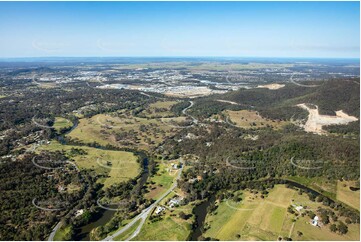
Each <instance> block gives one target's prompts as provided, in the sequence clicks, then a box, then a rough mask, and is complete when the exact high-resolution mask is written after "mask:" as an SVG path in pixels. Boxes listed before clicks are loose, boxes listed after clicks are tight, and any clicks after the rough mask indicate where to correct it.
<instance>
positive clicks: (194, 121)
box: [182, 101, 198, 124]
mask: <svg viewBox="0 0 361 242" xmlns="http://www.w3.org/2000/svg"><path fill="white" fill-rule="evenodd" d="M189 102H190V103H191V105H189V106H188V107H186V108H185V109H183V110H182V113H183V114H184V115H186V116H189V117H191V119H192V120H193V123H194V124H197V123H198V119H196V118H195V117H193V116H192V115H189V114H187V113H186V112H187V110H188V109H190V108H191V107H193V105H194V102H193V101H189Z"/></svg>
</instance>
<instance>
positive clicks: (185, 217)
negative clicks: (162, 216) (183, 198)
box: [179, 211, 187, 219]
mask: <svg viewBox="0 0 361 242" xmlns="http://www.w3.org/2000/svg"><path fill="white" fill-rule="evenodd" d="M179 217H180V218H181V219H187V215H186V214H185V213H184V212H183V211H182V212H180V213H179Z"/></svg>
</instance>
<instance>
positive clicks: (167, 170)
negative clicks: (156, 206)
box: [145, 161, 177, 200]
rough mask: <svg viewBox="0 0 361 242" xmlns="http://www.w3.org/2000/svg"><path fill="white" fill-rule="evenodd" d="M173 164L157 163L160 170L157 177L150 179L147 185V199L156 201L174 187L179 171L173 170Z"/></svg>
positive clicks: (168, 162)
mask: <svg viewBox="0 0 361 242" xmlns="http://www.w3.org/2000/svg"><path fill="white" fill-rule="evenodd" d="M171 163H172V162H171V161H164V162H162V161H158V162H157V168H158V169H159V170H158V171H157V173H156V174H155V175H153V176H152V177H150V180H149V182H148V185H147V188H148V190H149V192H148V193H146V194H145V197H146V198H147V199H155V200H156V199H157V198H158V197H159V196H161V195H162V194H163V193H164V192H165V191H166V190H168V189H169V188H170V187H171V186H172V183H173V180H174V178H175V176H176V174H177V170H173V169H171ZM174 163H175V162H174Z"/></svg>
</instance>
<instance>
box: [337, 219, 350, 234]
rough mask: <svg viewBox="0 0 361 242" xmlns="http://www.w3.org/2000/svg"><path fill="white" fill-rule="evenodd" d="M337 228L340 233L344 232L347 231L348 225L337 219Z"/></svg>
mask: <svg viewBox="0 0 361 242" xmlns="http://www.w3.org/2000/svg"><path fill="white" fill-rule="evenodd" d="M337 230H338V231H339V233H340V234H346V233H347V232H348V227H347V226H346V224H344V223H343V222H341V221H339V223H338V226H337Z"/></svg>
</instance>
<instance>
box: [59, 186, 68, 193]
mask: <svg viewBox="0 0 361 242" xmlns="http://www.w3.org/2000/svg"><path fill="white" fill-rule="evenodd" d="M65 189H66V187H64V186H63V185H59V186H58V192H63V191H65Z"/></svg>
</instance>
